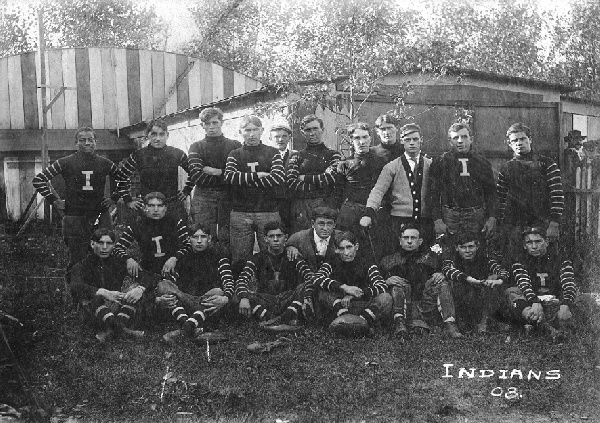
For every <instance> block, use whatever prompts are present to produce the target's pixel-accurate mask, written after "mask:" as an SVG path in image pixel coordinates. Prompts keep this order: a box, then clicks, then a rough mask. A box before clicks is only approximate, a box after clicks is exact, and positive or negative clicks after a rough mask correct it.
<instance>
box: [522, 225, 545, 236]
mask: <svg viewBox="0 0 600 423" xmlns="http://www.w3.org/2000/svg"><path fill="white" fill-rule="evenodd" d="M527 235H539V236H541V237H542V238H544V239H546V231H544V230H543V229H542V228H540V227H539V226H533V227H530V228H525V230H524V231H523V232H521V237H522V238H523V239H525V237H526V236H527Z"/></svg>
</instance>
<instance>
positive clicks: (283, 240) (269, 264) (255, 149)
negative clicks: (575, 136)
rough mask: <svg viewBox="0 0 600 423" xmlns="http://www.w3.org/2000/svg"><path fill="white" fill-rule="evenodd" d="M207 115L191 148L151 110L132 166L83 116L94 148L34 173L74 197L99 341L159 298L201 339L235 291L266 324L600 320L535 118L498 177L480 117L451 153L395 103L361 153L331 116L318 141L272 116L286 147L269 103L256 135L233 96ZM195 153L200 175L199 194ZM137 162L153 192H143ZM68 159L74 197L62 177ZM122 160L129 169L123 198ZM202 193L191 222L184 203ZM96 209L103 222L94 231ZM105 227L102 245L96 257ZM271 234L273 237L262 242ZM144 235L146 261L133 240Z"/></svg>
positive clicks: (75, 251)
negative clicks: (425, 146) (484, 147)
mask: <svg viewBox="0 0 600 423" xmlns="http://www.w3.org/2000/svg"><path fill="white" fill-rule="evenodd" d="M200 119H201V121H202V126H203V127H204V129H205V131H206V138H205V139H204V140H201V141H198V142H195V143H193V144H192V146H191V147H190V151H189V160H188V157H187V156H186V154H185V153H184V152H183V151H181V150H179V149H176V148H174V147H170V146H167V145H166V142H167V138H168V131H167V127H166V124H165V123H164V122H163V121H153V122H151V123H150V124H149V125H148V127H147V130H146V134H147V136H148V140H149V145H148V146H147V147H144V148H141V149H139V150H137V151H135V152H134V153H132V154H131V155H130V156H129V158H127V159H126V160H124V161H123V163H122V164H121V166H120V168H117V167H116V166H115V165H114V164H113V163H112V162H110V161H109V160H107V159H105V158H102V157H100V156H98V155H97V154H96V153H95V147H96V137H95V135H94V132H93V130H92V129H91V128H81V129H80V130H78V131H77V134H76V145H77V147H78V150H79V151H78V152H76V153H75V154H73V155H70V156H68V157H65V158H62V159H59V160H57V161H56V162H54V163H53V164H52V165H51V166H49V167H48V168H47V169H45V170H44V171H43V172H41V173H40V174H38V175H37V176H36V177H35V179H34V180H33V184H34V186H35V188H36V189H37V190H38V191H39V192H40V194H42V195H43V196H44V197H46V199H47V201H50V202H52V203H53V204H54V205H55V206H56V208H57V209H59V210H62V211H64V214H65V216H64V218H63V231H64V237H65V241H66V243H67V245H68V247H69V251H70V254H71V261H70V263H69V269H68V275H69V279H70V284H71V289H72V292H73V294H74V297H75V298H76V299H77V300H79V301H81V302H83V303H85V304H88V305H90V308H89V310H90V311H91V313H93V314H94V315H95V317H96V320H97V322H98V323H99V325H100V332H99V333H98V334H97V337H98V339H100V340H106V339H108V338H111V337H112V336H114V335H115V334H121V333H128V334H131V335H133V336H142V333H141V332H139V331H135V330H131V329H129V326H130V322H131V321H132V320H131V319H132V317H133V316H134V314H135V312H136V310H137V308H139V307H138V306H139V304H140V303H143V302H144V301H140V300H142V299H145V300H150V299H151V300H153V301H154V302H155V303H156V304H158V305H159V306H160V308H163V309H167V310H169V311H170V313H171V315H172V316H173V318H174V319H175V320H176V321H177V322H178V323H179V324H180V325H181V329H178V330H176V331H173V332H170V333H168V334H166V335H165V336H164V338H165V340H166V341H172V340H173V339H174V338H175V337H177V336H180V335H181V334H186V335H188V336H191V337H194V336H196V335H197V334H198V332H199V328H200V326H202V324H203V322H204V321H205V320H206V319H207V318H209V316H214V315H219V314H220V313H221V312H222V311H223V310H224V309H225V308H226V306H227V305H228V304H231V303H234V304H236V306H237V308H238V309H239V313H240V314H243V315H245V316H254V317H255V318H256V319H258V320H259V321H261V322H262V324H263V326H264V327H265V328H266V329H272V330H296V328H297V327H298V325H301V324H302V323H303V322H305V321H306V320H310V319H311V318H312V317H313V316H314V315H315V310H316V311H317V314H318V315H319V316H320V317H321V318H324V319H326V318H327V316H328V315H330V317H332V318H334V320H333V322H332V323H331V327H332V329H334V330H338V329H339V330H342V331H343V330H346V329H347V327H350V328H352V330H357V331H359V332H361V331H368V330H369V329H370V328H371V327H372V325H373V323H374V322H375V321H376V320H381V319H383V320H386V319H388V318H389V320H393V333H394V334H395V335H396V336H398V337H404V336H406V335H407V334H408V332H409V330H411V331H416V332H422V331H429V330H430V327H431V325H432V324H435V323H436V322H437V321H440V322H441V323H443V327H444V330H445V332H447V333H448V334H449V335H450V336H452V337H461V336H462V334H461V332H460V330H459V328H458V326H457V324H456V319H457V313H458V317H459V318H461V319H462V317H463V316H464V321H465V322H467V321H468V320H472V321H475V322H476V323H477V325H476V327H475V329H476V330H477V331H479V332H486V331H487V330H488V322H489V320H490V318H491V317H492V316H493V315H495V314H496V313H497V312H503V314H504V315H505V316H506V317H511V318H512V319H514V320H518V321H521V322H526V323H528V324H535V325H537V326H539V327H541V328H543V329H544V330H545V331H547V332H548V333H549V334H550V335H552V336H554V337H555V336H557V335H560V331H561V330H563V329H564V328H565V327H566V325H567V324H570V323H572V322H573V320H574V319H573V314H574V315H575V318H576V319H577V320H580V321H581V322H583V321H584V320H587V319H589V318H590V315H589V314H590V313H591V312H592V311H593V309H594V308H593V301H592V300H591V298H589V297H587V296H584V295H580V294H579V292H578V289H577V286H576V283H575V275H574V272H573V266H572V264H571V262H570V261H569V260H568V259H567V258H565V257H558V256H559V255H560V253H559V252H558V249H557V248H549V245H550V243H551V242H554V241H557V240H558V237H559V228H560V220H561V218H562V212H563V207H564V198H563V191H562V182H561V175H560V170H559V168H558V166H557V165H556V163H555V162H554V161H552V159H550V158H548V157H544V156H541V155H538V154H536V153H534V152H533V151H532V149H531V144H532V138H531V132H530V129H529V128H528V127H526V126H524V125H523V124H521V123H517V124H514V125H512V126H511V127H510V128H509V129H508V131H507V135H506V143H507V144H508V145H509V147H510V148H511V149H512V150H513V152H514V156H513V158H512V159H511V160H510V161H508V162H507V163H505V164H503V166H502V167H501V169H500V173H499V175H498V182H497V183H496V181H495V179H494V173H493V171H492V167H491V165H490V163H489V162H488V161H487V160H486V159H485V158H484V157H482V156H481V155H479V154H477V153H476V152H474V151H473V149H472V144H473V138H472V136H471V132H470V128H469V127H468V126H467V125H466V124H463V123H457V124H454V125H452V126H451V127H450V129H449V131H448V142H449V145H450V151H449V152H447V153H445V154H444V155H442V156H441V157H440V158H438V159H436V160H433V161H432V159H430V158H428V157H427V156H425V155H423V154H422V152H421V146H422V140H423V139H422V133H421V129H420V128H419V126H418V125H415V124H408V125H404V126H402V127H401V128H400V129H399V130H398V128H397V125H396V122H395V121H394V119H393V117H391V116H389V115H383V116H380V117H379V118H378V119H377V120H376V122H375V128H376V131H377V133H378V135H379V138H380V139H381V144H380V145H379V146H376V147H371V129H370V127H369V126H368V125H367V124H365V123H356V124H352V125H350V126H349V127H348V131H347V133H348V136H349V137H350V139H351V140H352V143H353V150H354V155H353V157H352V158H350V159H346V160H341V157H340V154H339V153H338V152H337V151H334V150H331V149H329V148H327V147H326V146H325V145H324V144H323V140H322V136H323V121H322V120H321V119H319V118H318V117H317V116H314V115H309V116H306V117H305V118H304V119H303V120H302V123H301V131H302V133H303V134H304V136H305V137H306V140H307V146H306V148H305V149H303V150H301V151H291V150H289V143H290V139H291V135H292V131H291V129H290V127H289V126H288V125H286V124H281V125H276V126H273V127H272V128H270V138H271V140H272V141H273V142H274V143H275V144H276V145H277V147H278V148H274V147H270V146H267V145H264V144H262V142H261V136H262V133H263V130H264V129H263V127H262V122H261V121H260V119H259V118H258V117H256V116H248V117H245V118H243V119H241V122H240V135H241V136H242V138H243V142H244V143H243V145H242V144H240V143H239V142H237V141H234V140H230V139H227V138H225V137H224V136H223V133H222V131H221V127H222V124H223V114H222V112H221V111H220V110H219V109H216V108H210V109H205V110H203V112H202V113H201V115H200ZM179 167H182V168H183V169H184V170H186V172H188V176H189V177H188V180H187V183H186V184H185V187H184V189H183V190H181V191H179V190H178V168H179ZM134 171H137V172H138V173H139V176H140V184H141V194H142V196H143V201H142V200H141V199H136V198H132V197H131V195H130V194H129V185H130V178H131V175H132V174H133V172H134ZM59 174H60V175H62V176H63V178H64V179H65V185H66V195H65V199H64V200H62V199H60V198H58V197H57V196H56V194H55V193H54V191H53V190H52V187H51V185H50V181H51V179H52V178H54V177H55V176H57V175H59ZM107 175H110V176H112V177H113V178H114V179H115V181H116V189H115V192H114V193H113V195H112V196H111V197H110V198H104V191H105V187H104V184H105V180H106V176H107ZM192 190H194V194H193V197H192V201H191V220H192V222H191V223H192V228H191V230H190V231H189V232H188V229H187V227H186V223H187V214H186V213H185V209H184V207H183V203H182V200H183V199H184V198H185V197H186V196H187V195H189V194H190V193H191V192H192ZM119 198H123V200H124V202H125V203H126V204H127V205H128V206H129V207H130V208H132V209H134V210H139V211H140V212H141V216H140V218H139V219H138V220H137V222H136V223H135V224H134V225H132V226H130V227H128V228H127V229H126V230H125V232H124V233H123V234H122V236H121V237H120V239H119V240H118V241H117V239H116V236H115V234H114V232H113V231H112V230H111V229H109V227H110V218H109V217H108V214H107V212H106V209H107V207H109V206H110V205H111V204H112V203H114V202H115V201H116V200H118V199H119ZM338 210H339V211H338ZM94 224H99V226H100V227H102V228H103V229H98V230H96V231H94V232H93V234H92V229H93V228H94V227H95V226H94ZM497 224H499V225H498V229H497ZM288 228H289V230H288ZM435 234H438V235H448V236H447V237H446V238H448V240H447V242H445V250H446V251H445V254H444V259H443V260H441V259H440V258H439V257H438V254H437V253H439V252H440V251H432V249H431V248H430V247H431V246H432V244H433V243H434V242H435ZM288 235H289V238H288ZM90 236H91V239H92V241H91V246H92V252H91V253H89V254H88V256H87V257H84V255H85V251H86V250H87V246H88V243H89V239H90ZM255 239H256V240H257V241H258V244H259V246H260V250H261V251H260V252H259V253H258V254H255V255H254V256H252V251H253V247H254V242H255ZM230 240H231V242H230ZM213 241H214V242H213ZM134 243H137V244H138V246H139V249H140V253H141V260H140V261H139V262H138V261H136V260H135V259H134V258H133V257H132V256H131V255H130V247H132V246H133V244H134ZM485 244H489V245H488V247H489V248H487V250H488V251H492V252H494V253H495V254H488V253H487V252H486V248H485V246H486V245H485ZM228 247H230V251H231V255H230V254H229V250H228ZM359 247H360V249H359ZM113 249H114V252H113ZM434 250H435V248H434ZM493 257H496V258H497V257H504V258H506V259H505V260H496V259H494V258H493ZM76 263H78V264H76ZM127 276H129V278H127ZM126 279H127V280H130V282H131V283H130V284H128V285H127V286H126V288H125V289H122V287H123V281H124V280H126ZM315 306H316V307H315ZM473 319H474V320H473Z"/></svg>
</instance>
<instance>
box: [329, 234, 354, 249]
mask: <svg viewBox="0 0 600 423" xmlns="http://www.w3.org/2000/svg"><path fill="white" fill-rule="evenodd" d="M333 241H334V243H335V246H336V247H339V246H340V244H341V243H342V242H344V241H348V242H349V243H350V244H352V245H356V235H354V233H353V232H350V231H345V232H339V233H337V234H335V236H334V237H333Z"/></svg>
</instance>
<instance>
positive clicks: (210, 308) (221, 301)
mask: <svg viewBox="0 0 600 423" xmlns="http://www.w3.org/2000/svg"><path fill="white" fill-rule="evenodd" d="M228 302H229V298H227V297H226V296H225V295H211V296H210V297H208V298H206V299H204V300H202V305H203V306H204V307H207V308H206V309H205V310H204V311H206V312H207V313H215V312H217V311H219V310H221V309H222V308H223V307H225V306H226V305H227V303H228Z"/></svg>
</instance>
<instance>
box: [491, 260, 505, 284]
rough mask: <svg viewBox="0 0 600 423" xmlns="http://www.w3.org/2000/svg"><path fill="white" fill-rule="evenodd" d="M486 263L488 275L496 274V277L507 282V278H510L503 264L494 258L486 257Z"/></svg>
mask: <svg viewBox="0 0 600 423" xmlns="http://www.w3.org/2000/svg"><path fill="white" fill-rule="evenodd" d="M488 264H489V269H490V270H489V271H490V275H498V277H499V278H500V279H502V280H503V281H504V283H508V280H509V279H510V273H509V272H508V270H506V269H505V268H504V266H502V265H501V264H500V263H498V261H496V260H494V259H488Z"/></svg>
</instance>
